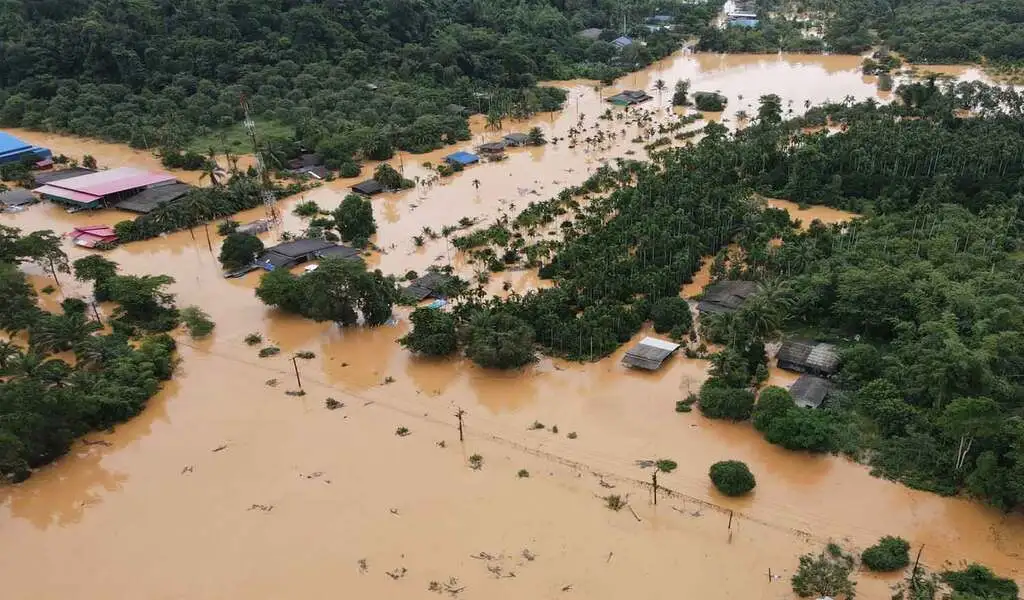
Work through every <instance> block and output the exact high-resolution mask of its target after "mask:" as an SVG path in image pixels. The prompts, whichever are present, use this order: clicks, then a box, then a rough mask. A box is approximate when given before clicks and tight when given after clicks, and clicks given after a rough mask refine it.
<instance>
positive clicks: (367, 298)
mask: <svg viewBox="0 0 1024 600" xmlns="http://www.w3.org/2000/svg"><path fill="white" fill-rule="evenodd" d="M256 296H257V297H258V298H259V299H260V300H262V301H263V303H264V304H268V305H270V306H275V307H277V308H280V309H281V310H284V311H286V312H291V313H296V314H300V315H302V316H304V317H307V318H310V319H313V320H315V321H334V322H335V323H337V324H338V325H342V326H348V325H355V324H356V323H358V322H359V318H360V316H362V319H363V322H364V323H365V324H367V325H382V324H384V323H386V322H387V320H388V319H390V318H391V307H392V305H393V304H394V301H395V298H396V297H397V290H396V289H395V282H394V280H393V279H391V278H388V277H384V275H383V274H382V273H381V272H380V271H379V270H378V271H373V272H370V271H367V270H366V265H365V264H364V263H363V262H362V261H359V260H345V259H340V258H325V259H323V260H321V261H320V263H319V266H318V267H317V269H316V270H315V271H311V272H309V273H303V274H302V275H293V274H292V273H290V272H288V271H287V270H286V269H275V270H274V271H271V272H270V273H267V274H266V275H264V276H263V278H262V279H261V280H260V284H259V287H257V288H256Z"/></svg>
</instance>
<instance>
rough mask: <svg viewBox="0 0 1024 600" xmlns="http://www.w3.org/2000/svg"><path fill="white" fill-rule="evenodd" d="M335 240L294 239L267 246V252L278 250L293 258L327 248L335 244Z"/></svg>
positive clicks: (279, 252)
mask: <svg viewBox="0 0 1024 600" xmlns="http://www.w3.org/2000/svg"><path fill="white" fill-rule="evenodd" d="M334 245H335V244H334V242H328V241H327V240H314V239H302V240H292V241H290V242H285V243H283V244H278V245H276V246H272V247H270V248H267V252H276V253H277V254H280V255H282V256H288V257H291V258H299V257H302V256H306V255H307V254H313V253H314V252H317V251H319V250H325V249H327V248H330V247H332V246H334Z"/></svg>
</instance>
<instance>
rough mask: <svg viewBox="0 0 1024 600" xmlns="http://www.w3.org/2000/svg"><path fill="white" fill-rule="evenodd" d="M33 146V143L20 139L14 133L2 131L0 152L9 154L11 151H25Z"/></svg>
mask: <svg viewBox="0 0 1024 600" xmlns="http://www.w3.org/2000/svg"><path fill="white" fill-rule="evenodd" d="M31 147H32V144H29V143H28V142H25V141H22V140H19V139H18V138H16V137H14V136H13V135H11V134H9V133H7V132H4V131H0V154H9V153H11V152H25V151H27V150H28V149H29V148H31Z"/></svg>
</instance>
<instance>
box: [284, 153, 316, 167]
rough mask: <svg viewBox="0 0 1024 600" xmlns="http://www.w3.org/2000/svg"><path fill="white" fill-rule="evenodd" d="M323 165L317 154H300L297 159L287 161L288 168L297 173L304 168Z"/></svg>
mask: <svg viewBox="0 0 1024 600" xmlns="http://www.w3.org/2000/svg"><path fill="white" fill-rule="evenodd" d="M322 164H324V159H322V158H321V157H320V155H319V154H312V153H307V154H300V155H299V156H298V157H297V158H293V159H292V160H290V161H288V168H289V169H291V170H293V171H298V170H299V169H302V168H304V167H318V166H320V165H322Z"/></svg>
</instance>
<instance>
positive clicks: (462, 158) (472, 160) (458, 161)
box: [444, 151, 480, 167]
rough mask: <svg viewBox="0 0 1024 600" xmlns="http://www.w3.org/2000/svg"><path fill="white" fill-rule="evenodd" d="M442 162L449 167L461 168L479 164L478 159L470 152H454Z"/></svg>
mask: <svg viewBox="0 0 1024 600" xmlns="http://www.w3.org/2000/svg"><path fill="white" fill-rule="evenodd" d="M444 162H446V163H448V164H450V165H461V166H463V167H468V166H469V165H473V164H476V163H478V162H480V157H479V156H477V155H476V154H473V153H472V152H465V151H461V152H454V153H452V154H449V155H448V156H446V157H444Z"/></svg>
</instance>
